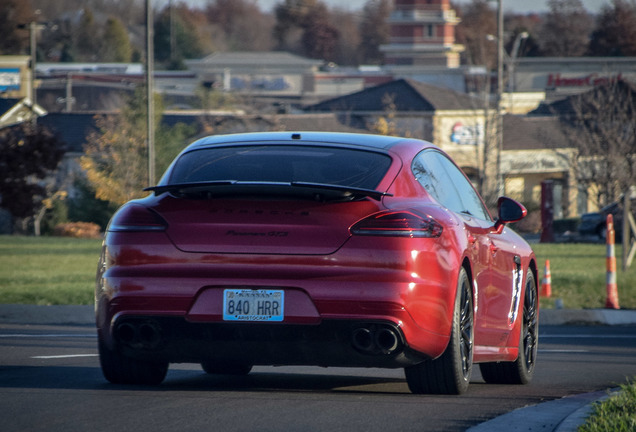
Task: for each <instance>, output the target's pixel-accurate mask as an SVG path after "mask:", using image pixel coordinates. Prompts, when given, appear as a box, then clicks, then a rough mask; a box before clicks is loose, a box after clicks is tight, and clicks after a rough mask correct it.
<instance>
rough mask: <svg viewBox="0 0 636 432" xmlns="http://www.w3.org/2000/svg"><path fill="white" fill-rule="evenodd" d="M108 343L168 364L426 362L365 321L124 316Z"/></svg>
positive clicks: (387, 329) (392, 331)
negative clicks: (218, 320)
mask: <svg viewBox="0 0 636 432" xmlns="http://www.w3.org/2000/svg"><path fill="white" fill-rule="evenodd" d="M112 343H113V344H114V345H115V347H116V349H118V350H119V351H120V352H122V353H123V354H125V355H127V356H130V357H135V358H139V359H144V360H152V361H167V362H169V363H201V362H203V361H207V360H213V361H218V362H222V363H228V364H244V365H315V366H349V367H382V368H401V367H406V366H410V365H413V364H417V363H420V362H422V361H423V360H425V359H426V358H427V357H426V356H425V355H423V354H422V353H418V352H415V351H414V350H412V349H411V348H409V347H408V346H407V345H406V343H405V339H404V335H403V333H402V332H401V330H400V329H399V328H398V327H397V326H395V325H393V324H392V323H389V322H374V321H366V320H362V321H358V320H325V321H323V322H321V323H320V324H316V325H297V324H251V323H239V324H227V323H193V322H188V321H187V320H186V319H184V318H177V317H149V316H127V315H124V316H120V317H119V318H118V319H117V320H116V321H115V323H114V325H113V329H112Z"/></svg>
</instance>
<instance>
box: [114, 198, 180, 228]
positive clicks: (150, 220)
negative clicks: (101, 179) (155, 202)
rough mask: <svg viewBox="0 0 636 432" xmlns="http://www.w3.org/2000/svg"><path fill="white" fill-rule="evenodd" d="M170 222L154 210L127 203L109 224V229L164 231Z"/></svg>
mask: <svg viewBox="0 0 636 432" xmlns="http://www.w3.org/2000/svg"><path fill="white" fill-rule="evenodd" d="M167 227H168V223H167V222H166V221H165V220H164V219H163V218H162V217H161V216H159V215H158V214H157V213H155V212H154V211H152V210H150V209H148V208H146V207H144V206H142V205H139V204H126V205H125V206H123V207H122V208H120V209H119V210H118V211H117V213H115V216H113V218H112V220H111V221H110V223H109V224H108V228H107V229H106V230H107V231H111V232H112V231H164V230H165V229H166V228H167Z"/></svg>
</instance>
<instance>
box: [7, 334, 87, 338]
mask: <svg viewBox="0 0 636 432" xmlns="http://www.w3.org/2000/svg"><path fill="white" fill-rule="evenodd" d="M95 337H97V335H96V334H93V333H87V334H78V333H68V334H63V333H62V334H0V339H8V338H95Z"/></svg>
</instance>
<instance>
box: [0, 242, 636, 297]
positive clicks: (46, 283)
mask: <svg viewBox="0 0 636 432" xmlns="http://www.w3.org/2000/svg"><path fill="white" fill-rule="evenodd" d="M100 245H101V241H100V240H87V239H73V238H61V237H39V238H38V237H20V236H0V303H24V304H40V305H53V304H91V303H92V302H93V287H94V284H95V270H96V269H97V260H98V258H99V253H100ZM533 248H534V250H535V253H536V255H537V259H538V264H539V268H540V275H539V280H540V279H541V277H543V270H544V266H545V261H546V260H550V270H551V274H552V297H551V298H542V299H541V307H544V308H553V307H554V305H555V301H556V299H562V301H563V304H564V307H565V308H569V309H578V308H602V307H604V306H605V300H606V286H605V276H606V270H605V250H606V247H605V245H603V244H583V243H569V244H535V245H533ZM616 254H617V260H618V262H619V265H618V266H619V270H618V272H617V276H618V293H619V301H620V306H621V308H623V309H636V263H634V265H632V268H630V269H629V270H628V271H627V272H623V271H622V270H620V259H621V258H620V257H621V255H620V254H621V247H620V245H617V247H616Z"/></svg>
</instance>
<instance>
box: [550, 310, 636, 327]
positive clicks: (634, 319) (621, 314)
mask: <svg viewBox="0 0 636 432" xmlns="http://www.w3.org/2000/svg"><path fill="white" fill-rule="evenodd" d="M581 324H583V325H630V324H636V310H629V309H541V310H540V311H539V325H540V326H541V325H581Z"/></svg>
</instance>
